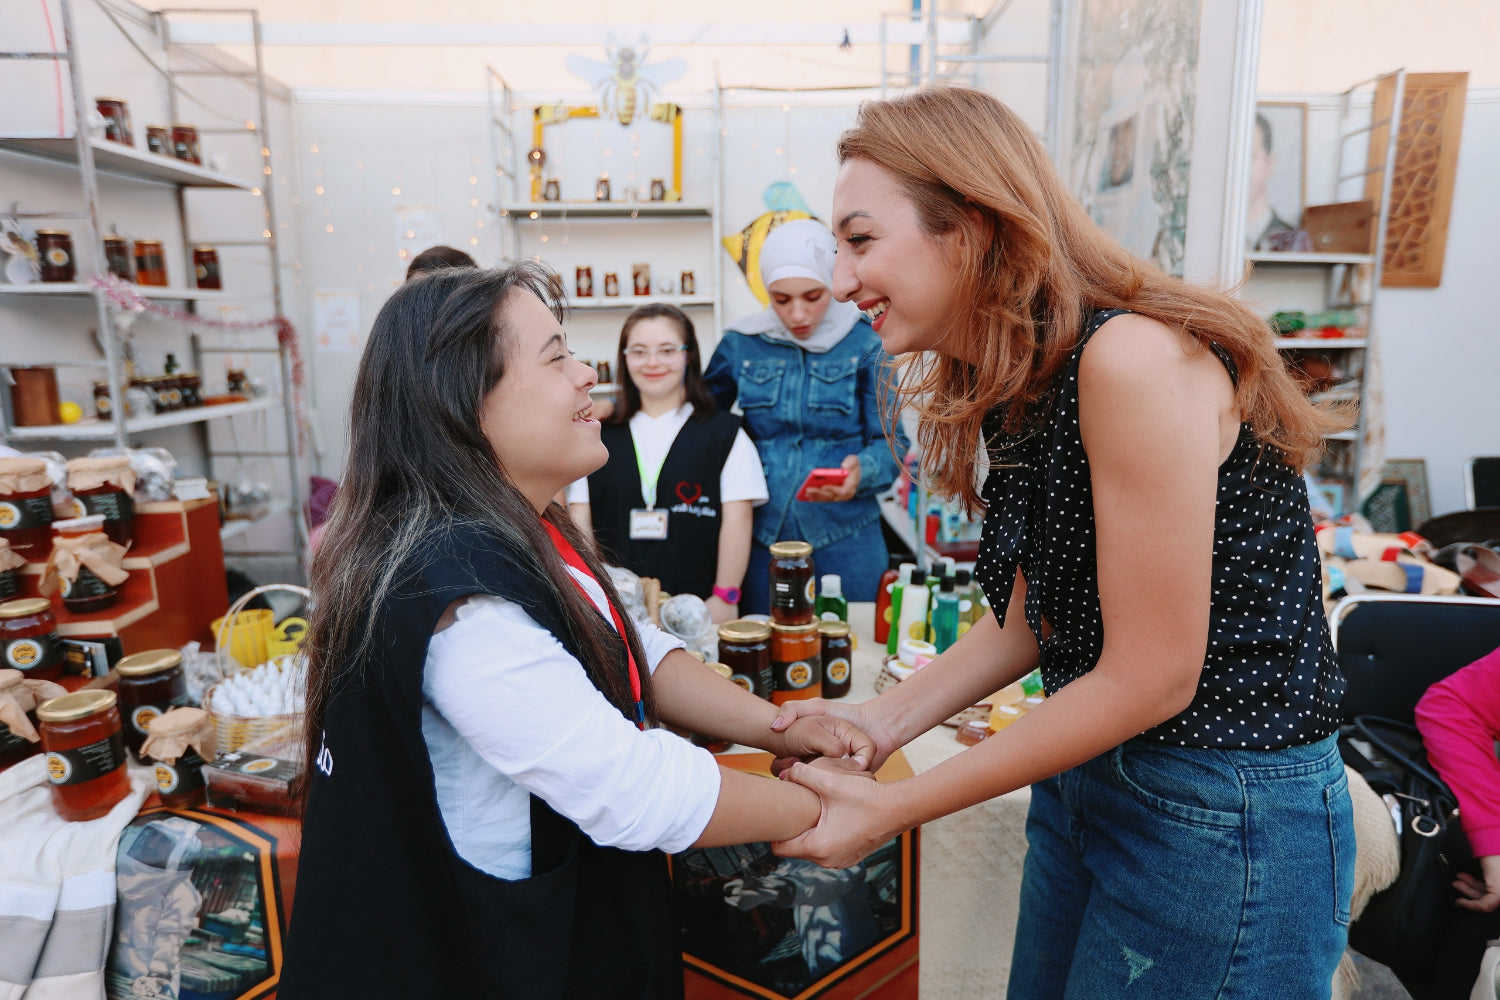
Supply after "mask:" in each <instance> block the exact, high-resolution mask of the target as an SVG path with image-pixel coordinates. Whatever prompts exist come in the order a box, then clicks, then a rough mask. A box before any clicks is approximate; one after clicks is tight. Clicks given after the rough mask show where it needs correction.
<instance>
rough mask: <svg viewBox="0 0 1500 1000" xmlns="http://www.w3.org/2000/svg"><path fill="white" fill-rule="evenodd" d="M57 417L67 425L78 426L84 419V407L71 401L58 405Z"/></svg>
mask: <svg viewBox="0 0 1500 1000" xmlns="http://www.w3.org/2000/svg"><path fill="white" fill-rule="evenodd" d="M57 415H58V416H59V417H61V418H62V422H63V423H65V424H76V423H78V421H80V420H82V419H83V407H81V406H79V405H78V404H77V403H75V402H73V401H72V400H71V399H70V400H67V401H66V402H62V403H59V404H58V405H57Z"/></svg>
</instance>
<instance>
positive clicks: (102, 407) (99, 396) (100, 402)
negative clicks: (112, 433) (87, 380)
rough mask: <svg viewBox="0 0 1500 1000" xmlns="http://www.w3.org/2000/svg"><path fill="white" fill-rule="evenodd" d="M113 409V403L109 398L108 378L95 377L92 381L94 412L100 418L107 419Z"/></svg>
mask: <svg viewBox="0 0 1500 1000" xmlns="http://www.w3.org/2000/svg"><path fill="white" fill-rule="evenodd" d="M113 410H114V403H112V402H111V401H110V398H109V379H107V378H101V379H96V380H95V382H94V413H95V414H96V415H97V416H98V417H99V419H100V420H108V419H110V413H111V411H113Z"/></svg>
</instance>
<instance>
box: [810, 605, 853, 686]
mask: <svg viewBox="0 0 1500 1000" xmlns="http://www.w3.org/2000/svg"><path fill="white" fill-rule="evenodd" d="M818 635H819V636H820V637H821V638H822V641H823V650H822V655H823V697H824V698H842V697H844V696H845V695H846V694H848V693H849V686H850V684H851V683H852V682H853V680H854V670H853V663H854V643H853V640H852V637H851V636H850V634H849V623H848V622H830V621H824V622H819V623H818Z"/></svg>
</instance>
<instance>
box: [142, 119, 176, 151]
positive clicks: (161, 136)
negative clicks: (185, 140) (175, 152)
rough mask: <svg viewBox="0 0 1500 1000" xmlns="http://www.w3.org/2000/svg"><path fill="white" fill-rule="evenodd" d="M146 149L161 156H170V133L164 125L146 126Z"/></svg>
mask: <svg viewBox="0 0 1500 1000" xmlns="http://www.w3.org/2000/svg"><path fill="white" fill-rule="evenodd" d="M146 149H147V150H149V151H150V152H153V153H160V154H162V155H163V156H171V155H172V133H171V132H169V131H168V130H167V127H166V126H165V125H147V126H146Z"/></svg>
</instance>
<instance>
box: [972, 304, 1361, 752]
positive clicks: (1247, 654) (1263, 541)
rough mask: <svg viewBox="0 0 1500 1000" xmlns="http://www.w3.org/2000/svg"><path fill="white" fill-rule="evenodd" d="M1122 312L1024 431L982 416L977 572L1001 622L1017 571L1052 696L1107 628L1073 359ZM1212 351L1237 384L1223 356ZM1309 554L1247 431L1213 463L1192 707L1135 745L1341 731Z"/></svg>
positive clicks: (1282, 474) (1089, 656)
mask: <svg viewBox="0 0 1500 1000" xmlns="http://www.w3.org/2000/svg"><path fill="white" fill-rule="evenodd" d="M1121 311H1122V310H1111V311H1105V312H1098V313H1095V314H1094V315H1093V316H1091V317H1090V318H1089V320H1088V322H1087V323H1086V324H1085V327H1084V331H1083V336H1082V338H1081V340H1080V341H1079V344H1078V347H1077V349H1076V350H1074V352H1073V356H1072V359H1071V361H1070V362H1069V364H1068V367H1067V370H1066V371H1065V372H1064V373H1063V374H1062V375H1060V376H1059V377H1058V380H1057V383H1056V384H1055V385H1054V386H1053V388H1052V390H1051V393H1050V395H1049V396H1048V398H1047V399H1045V400H1044V401H1043V403H1042V404H1041V405H1040V406H1039V408H1038V413H1039V416H1038V418H1037V420H1036V421H1034V422H1032V424H1031V426H1030V428H1029V429H1028V430H1027V431H1024V432H1020V433H1007V432H1005V431H1004V430H1003V429H1002V428H1001V426H1000V419H999V414H998V412H997V413H994V414H991V416H990V417H989V418H988V419H987V420H986V423H985V431H984V433H985V439H986V441H988V442H989V449H990V472H989V475H988V477H987V478H986V480H985V484H984V489H983V491H982V493H981V496H982V498H983V499H984V501H985V503H986V505H987V513H986V514H985V518H984V528H983V533H982V535H981V540H980V544H979V557H978V561H977V563H976V565H975V576H976V577H977V578H978V580H979V583H980V584H981V586H983V588H984V592H985V596H986V597H988V598H989V601H990V605H991V607H992V608H993V609H994V613H995V614H996V615H998V616H999V620H1000V621H1001V622H1002V623H1004V621H1005V612H1006V606H1007V605H1008V604H1009V602H1010V593H1011V588H1012V586H1013V585H1014V583H1015V577H1016V570H1017V568H1018V567H1019V568H1020V570H1021V571H1022V573H1024V574H1025V577H1026V582H1027V592H1026V608H1025V615H1026V621H1027V622H1028V623H1029V624H1030V625H1031V628H1032V630H1033V631H1034V632H1035V633H1036V634H1037V635H1041V634H1042V627H1041V623H1042V620H1043V619H1044V618H1045V619H1046V621H1047V622H1048V623H1050V624H1051V626H1052V628H1053V630H1054V631H1053V633H1052V635H1051V636H1049V637H1048V638H1047V640H1046V641H1045V642H1043V643H1042V680H1043V683H1044V684H1045V686H1046V690H1047V693H1048V694H1052V693H1055V692H1056V691H1058V690H1059V689H1060V688H1062V687H1063V686H1064V685H1066V684H1068V683H1069V682H1071V681H1073V680H1076V679H1077V678H1079V677H1081V676H1082V675H1083V674H1085V673H1087V672H1088V671H1089V670H1091V669H1093V666H1094V664H1095V663H1096V662H1097V661H1098V659H1099V653H1100V650H1101V649H1102V648H1103V644H1104V626H1103V622H1102V621H1101V618H1100V613H1099V580H1098V573H1097V567H1096V565H1095V552H1094V503H1093V487H1092V484H1091V482H1090V479H1089V460H1088V456H1087V455H1086V454H1085V453H1084V450H1083V439H1082V435H1081V433H1080V431H1079V427H1078V363H1079V359H1080V358H1081V357H1082V356H1083V349H1084V347H1085V346H1087V344H1088V341H1089V338H1090V337H1092V336H1093V334H1094V332H1095V331H1097V330H1098V329H1099V327H1100V326H1102V325H1104V322H1105V321H1106V320H1108V319H1110V318H1112V317H1114V316H1117V315H1119V314H1120V312H1121ZM1212 346H1213V348H1214V350H1215V352H1216V353H1217V354H1218V355H1219V357H1220V359H1221V360H1222V361H1223V362H1224V364H1225V366H1226V367H1227V368H1228V369H1229V374H1230V377H1231V378H1235V379H1236V381H1238V379H1237V373H1236V371H1235V368H1234V363H1233V361H1232V360H1231V359H1230V358H1229V355H1228V354H1227V353H1225V352H1224V351H1223V350H1222V349H1221V348H1219V347H1218V346H1217V345H1212ZM1320 571H1321V570H1320V562H1319V556H1318V546H1317V543H1316V541H1315V540H1314V538H1313V525H1312V520H1311V517H1310V516H1309V513H1308V502H1307V487H1306V485H1305V484H1304V483H1303V480H1302V476H1301V475H1300V474H1299V473H1298V472H1296V471H1295V470H1294V469H1292V468H1291V467H1290V466H1288V465H1286V464H1285V463H1284V462H1281V461H1279V460H1278V458H1277V456H1276V452H1275V450H1274V449H1273V448H1271V447H1270V446H1263V445H1262V444H1261V443H1260V442H1259V441H1258V440H1256V438H1255V435H1254V433H1253V432H1252V430H1251V428H1250V426H1249V425H1248V424H1245V425H1243V426H1241V428H1240V436H1239V440H1238V441H1237V442H1236V443H1235V446H1234V449H1233V450H1232V451H1231V452H1230V454H1229V457H1228V458H1227V459H1226V460H1225V461H1224V464H1223V465H1222V466H1220V467H1219V488H1218V504H1217V513H1216V516H1215V526H1214V554H1213V591H1212V598H1211V606H1210V622H1209V636H1208V651H1207V655H1206V656H1205V658H1204V661H1203V672H1202V675H1201V677H1200V680H1199V682H1198V693H1197V695H1196V696H1195V697H1194V698H1193V701H1192V704H1191V705H1189V706H1188V707H1187V709H1186V710H1185V711H1183V712H1182V713H1181V714H1180V715H1177V716H1175V717H1173V718H1171V719H1168V720H1167V721H1166V722H1163V723H1161V724H1160V725H1158V726H1156V727H1154V728H1152V729H1150V730H1147V731H1146V733H1144V734H1143V737H1142V738H1145V739H1150V740H1154V741H1157V742H1161V743H1168V744H1172V745H1174V746H1189V747H1211V748H1217V749H1223V750H1230V749H1233V750H1242V749H1249V750H1272V749H1276V748H1278V747H1287V746H1296V745H1298V744H1302V743H1310V742H1313V741H1315V740H1318V739H1321V738H1323V737H1325V736H1327V735H1328V734H1329V733H1332V732H1333V731H1334V730H1335V729H1337V728H1338V704H1339V700H1340V699H1341V698H1342V697H1343V693H1344V686H1345V685H1344V679H1343V676H1342V675H1341V673H1340V672H1339V668H1338V662H1337V660H1336V659H1335V657H1334V652H1333V643H1332V642H1331V641H1330V639H1329V635H1328V622H1327V618H1326V617H1325V615H1324V612H1323V606H1322V602H1321V587H1320Z"/></svg>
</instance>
